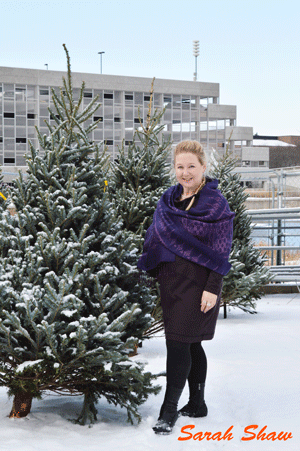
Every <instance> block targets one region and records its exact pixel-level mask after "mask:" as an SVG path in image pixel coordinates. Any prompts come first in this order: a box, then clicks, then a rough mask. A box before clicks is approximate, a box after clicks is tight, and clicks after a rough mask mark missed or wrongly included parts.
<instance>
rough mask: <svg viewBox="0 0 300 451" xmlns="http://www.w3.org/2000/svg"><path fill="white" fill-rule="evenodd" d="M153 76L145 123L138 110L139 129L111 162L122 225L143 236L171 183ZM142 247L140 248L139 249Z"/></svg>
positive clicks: (112, 187) (167, 146)
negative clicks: (153, 103) (155, 106)
mask: <svg viewBox="0 0 300 451" xmlns="http://www.w3.org/2000/svg"><path fill="white" fill-rule="evenodd" d="M153 93H154V79H153V80H152V84H151V90H150V100H149V106H148V114H147V118H146V124H145V125H144V124H143V118H141V117H140V113H139V121H140V124H139V128H137V129H136V131H135V134H134V136H133V140H132V142H131V143H130V144H129V145H128V151H126V150H125V145H124V141H123V143H122V147H121V148H120V149H119V155H118V158H117V159H116V160H115V161H114V162H112V163H111V184H110V187H109V193H110V195H111V196H110V197H111V200H112V201H114V202H115V207H116V210H117V212H118V214H119V215H120V216H121V218H122V219H123V221H124V227H125V228H126V229H127V230H129V231H131V232H133V233H135V234H138V235H140V236H144V235H145V233H146V230H147V229H148V228H149V227H150V225H151V224H152V220H153V214H154V211H155V209H156V206H157V203H158V201H159V199H160V197H161V196H162V194H163V193H164V191H166V189H168V188H169V187H170V186H171V185H172V180H171V176H170V165H169V164H168V163H167V157H168V156H169V153H170V146H171V143H170V138H169V139H168V140H165V139H164V135H163V134H162V130H163V128H164V125H161V124H160V120H161V118H162V116H163V114H164V110H162V111H159V109H155V111H154V112H153V113H152V102H153ZM141 250H142V249H141Z"/></svg>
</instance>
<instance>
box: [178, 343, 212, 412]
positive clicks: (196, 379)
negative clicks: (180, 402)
mask: <svg viewBox="0 0 300 451" xmlns="http://www.w3.org/2000/svg"><path fill="white" fill-rule="evenodd" d="M191 358H192V364H191V371H190V373H189V375H188V382H189V389H190V397H189V402H188V404H186V405H185V406H184V407H183V408H182V409H181V410H180V414H181V415H184V416H189V417H204V416H206V415H207V406H206V404H205V401H204V388H205V380H206V373H207V359H206V354H205V351H204V349H203V348H202V344H201V342H199V343H192V344H191Z"/></svg>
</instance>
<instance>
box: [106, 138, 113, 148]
mask: <svg viewBox="0 0 300 451" xmlns="http://www.w3.org/2000/svg"><path fill="white" fill-rule="evenodd" d="M113 143H114V141H113V140H112V139H107V140H106V141H105V144H106V145H107V146H112V145H113Z"/></svg>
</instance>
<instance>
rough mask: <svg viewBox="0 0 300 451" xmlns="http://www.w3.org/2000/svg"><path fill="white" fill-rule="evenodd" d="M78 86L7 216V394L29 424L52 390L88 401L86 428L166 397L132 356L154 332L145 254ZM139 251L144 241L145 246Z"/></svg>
mask: <svg viewBox="0 0 300 451" xmlns="http://www.w3.org/2000/svg"><path fill="white" fill-rule="evenodd" d="M64 49H65V52H66V56H67V78H66V79H65V78H63V88H62V89H61V90H60V94H59V95H58V94H56V92H55V91H54V90H52V94H53V95H52V99H53V104H54V106H55V112H54V111H51V110H50V109H49V112H50V118H51V119H54V121H55V122H54V125H53V123H51V122H50V123H49V124H48V123H47V125H48V128H49V133H50V135H49V136H48V137H47V136H46V135H44V136H41V135H40V133H39V132H38V138H39V144H40V148H39V149H35V148H34V147H33V146H32V144H30V152H29V154H28V155H27V156H26V158H27V164H28V170H27V177H24V176H23V175H22V173H21V172H20V173H19V176H18V178H17V180H16V185H15V187H14V188H12V189H11V197H12V200H13V202H14V204H15V206H16V210H17V214H16V215H15V216H12V215H11V214H10V213H9V212H8V210H7V209H5V210H3V212H0V215H1V216H0V253H1V260H0V385H1V386H5V387H8V393H9V395H11V396H14V401H13V408H12V411H11V414H10V416H11V417H22V416H26V415H27V414H28V413H29V412H30V407H31V402H32V399H33V398H40V397H41V396H42V394H43V393H44V392H45V391H49V390H50V391H53V392H56V393H60V394H74V395H80V394H84V405H83V409H82V412H81V414H80V416H79V418H78V422H80V423H81V424H84V423H85V422H86V421H90V422H93V421H94V420H95V419H96V407H95V404H96V401H97V399H98V398H99V397H101V396H103V397H105V398H106V399H107V401H108V402H110V403H113V404H114V405H120V406H123V407H125V408H126V409H127V413H128V419H129V420H130V421H133V418H137V419H140V416H139V413H138V410H137V409H138V406H139V405H140V404H141V403H142V402H144V401H145V400H146V399H147V397H148V395H149V394H150V393H157V392H158V391H159V387H157V386H153V385H152V382H153V379H155V376H153V375H152V374H151V373H149V372H145V371H144V365H143V364H142V363H139V362H138V361H136V360H133V359H131V358H130V357H129V355H130V354H131V353H133V351H134V349H135V346H136V344H137V342H138V341H139V340H141V339H142V336H143V332H144V330H145V329H147V328H148V327H149V326H150V325H151V323H152V321H153V320H152V318H151V311H152V309H153V304H154V296H152V295H150V293H149V290H148V289H147V288H146V287H143V286H138V285H137V283H136V273H137V271H138V270H137V268H136V260H137V252H138V249H137V246H136V242H135V241H134V238H133V235H132V234H129V233H128V232H127V231H126V230H124V229H123V223H122V220H121V218H120V217H119V216H118V215H117V214H116V211H115V209H114V205H113V203H112V202H111V201H110V200H109V196H108V192H107V190H106V189H105V188H106V186H107V183H109V180H108V176H109V174H108V169H109V162H108V160H109V155H106V151H105V150H104V151H102V152H100V146H99V145H96V144H93V143H91V142H90V138H89V134H90V132H91V131H92V130H93V129H94V128H95V127H96V126H97V121H96V122H92V123H91V124H90V125H86V121H88V119H90V118H92V117H93V115H94V113H95V112H96V110H97V108H98V107H99V105H98V104H97V98H95V99H93V100H92V102H91V103H90V104H89V105H87V106H84V107H83V105H82V104H83V94H84V89H85V85H84V83H83V84H82V87H81V90H80V96H79V100H78V101H75V99H74V96H73V88H72V77H71V67H70V59H69V54H68V51H67V49H66V47H65V45H64ZM137 242H138V241H137Z"/></svg>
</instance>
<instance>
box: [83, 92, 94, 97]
mask: <svg viewBox="0 0 300 451" xmlns="http://www.w3.org/2000/svg"><path fill="white" fill-rule="evenodd" d="M83 97H88V98H89V99H92V98H93V93H92V92H84V93H83Z"/></svg>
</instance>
